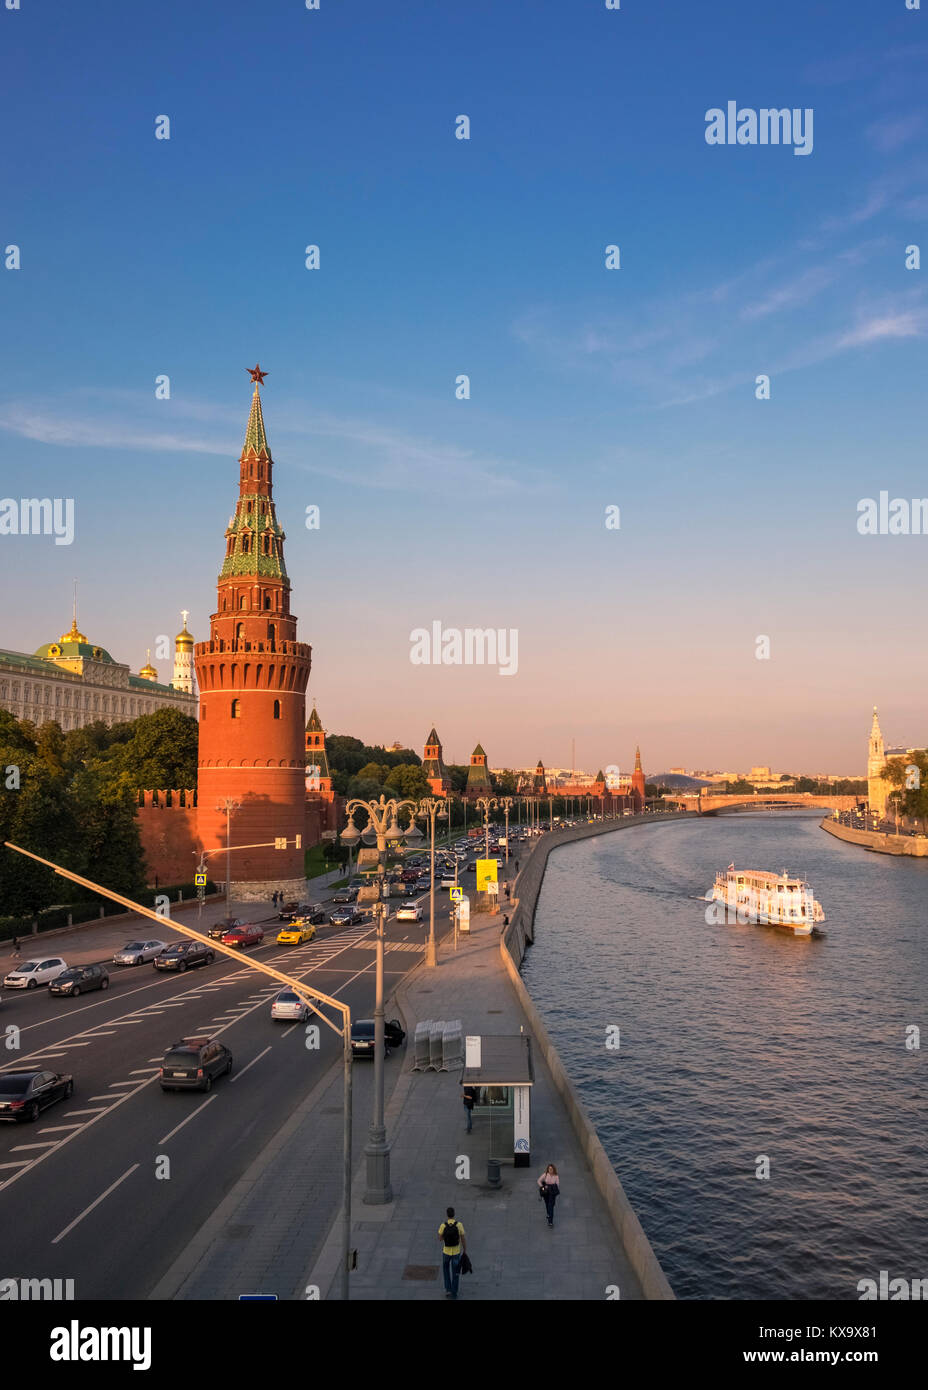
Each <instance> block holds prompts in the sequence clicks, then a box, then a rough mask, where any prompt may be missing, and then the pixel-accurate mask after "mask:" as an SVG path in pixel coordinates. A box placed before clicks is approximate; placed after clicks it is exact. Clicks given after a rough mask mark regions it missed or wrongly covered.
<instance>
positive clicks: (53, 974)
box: [3, 956, 68, 989]
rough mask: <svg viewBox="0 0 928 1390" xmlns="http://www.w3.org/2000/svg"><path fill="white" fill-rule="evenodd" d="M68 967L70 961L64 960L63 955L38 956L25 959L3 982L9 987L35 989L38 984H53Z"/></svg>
mask: <svg viewBox="0 0 928 1390" xmlns="http://www.w3.org/2000/svg"><path fill="white" fill-rule="evenodd" d="M67 968H68V962H67V961H66V960H62V958H61V956H47V957H46V959H45V960H41V959H40V958H39V957H38V956H37V957H36V958H35V959H34V960H24V961H23V963H22V965H17V967H16V969H15V970H11V971H10V973H9V974H8V975H7V976H5V977H4V981H3V983H4V984H5V985H6V986H7V987H8V988H9V989H35V987H36V985H48V984H51V982H52V980H56V979H57V978H58V976H59V975H63V974H64V972H65V971H66V970H67Z"/></svg>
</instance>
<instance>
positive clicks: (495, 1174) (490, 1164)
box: [487, 1158, 503, 1187]
mask: <svg viewBox="0 0 928 1390" xmlns="http://www.w3.org/2000/svg"><path fill="white" fill-rule="evenodd" d="M501 1162H502V1159H500V1158H488V1159H487V1182H488V1183H489V1184H490V1186H491V1187H500V1186H501V1185H502V1181H503V1180H502V1178H501V1177H500V1172H499V1165H500V1163H501Z"/></svg>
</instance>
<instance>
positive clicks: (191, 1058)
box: [160, 943, 232, 1091]
mask: <svg viewBox="0 0 928 1390" xmlns="http://www.w3.org/2000/svg"><path fill="white" fill-rule="evenodd" d="M194 944H195V943H194ZM231 1070H232V1053H231V1052H230V1051H229V1049H228V1048H227V1047H226V1046H225V1044H224V1043H221V1042H219V1040H218V1039H217V1038H204V1037H201V1038H181V1040H180V1042H176V1043H171V1046H170V1047H169V1048H168V1050H167V1052H166V1053H165V1054H164V1058H163V1059H162V1062H161V1073H160V1080H161V1089H162V1091H211V1090H212V1089H213V1079H214V1078H215V1077H217V1076H228V1075H229V1072H230V1071H231Z"/></svg>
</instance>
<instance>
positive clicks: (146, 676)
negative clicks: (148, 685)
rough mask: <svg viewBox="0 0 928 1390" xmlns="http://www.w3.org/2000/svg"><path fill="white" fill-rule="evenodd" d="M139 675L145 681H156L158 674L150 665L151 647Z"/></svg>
mask: <svg viewBox="0 0 928 1390" xmlns="http://www.w3.org/2000/svg"><path fill="white" fill-rule="evenodd" d="M139 675H140V676H141V677H142V679H143V680H146V681H156V680H157V679H158V672H157V671H156V670H155V668H154V666H152V664H151V647H149V649H148V661H147V662H146V664H145V665H144V666H143V667H142V668H141V670H140V671H139Z"/></svg>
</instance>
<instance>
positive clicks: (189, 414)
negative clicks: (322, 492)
mask: <svg viewBox="0 0 928 1390" xmlns="http://www.w3.org/2000/svg"><path fill="white" fill-rule="evenodd" d="M86 394H87V395H94V396H96V397H97V398H98V404H97V406H96V408H95V409H94V410H93V411H92V412H89V411H86V410H85V411H83V412H78V411H77V410H76V409H75V408H74V406H73V403H69V402H68V401H66V400H65V401H52V402H43V403H39V404H33V405H23V404H14V405H7V406H2V405H0V429H4V430H7V431H9V432H10V433H11V434H15V435H18V436H19V437H20V438H23V439H32V440H35V441H37V442H38V443H42V444H52V445H56V446H58V447H62V448H98V449H137V450H143V451H146V452H148V451H153V452H157V453H163V454H169V453H178V454H210V455H215V456H217V457H222V458H236V457H238V454H239V453H240V451H241V440H242V434H243V430H244V420H243V415H242V411H241V410H240V409H238V410H235V411H233V410H232V409H230V408H225V407H221V406H217V405H215V404H213V403H209V402H199V401H192V400H190V401H184V402H180V401H175V402H172V410H173V415H174V417H175V419H177V420H178V423H176V424H175V426H174V428H172V429H165V428H159V427H158V426H157V425H156V424H153V423H152V421H151V414H152V410H153V406H152V402H151V398H150V397H149V396H147V395H146V396H145V397H144V399H143V398H141V397H140V396H134V395H133V393H131V392H126V391H114V392H113V393H112V396H111V398H108V397H107V393H106V392H104V391H99V390H97V391H94V392H92V393H91V392H88V393H86ZM133 406H134V409H133ZM157 408H158V407H154V409H157ZM162 408H163V407H162ZM130 416H131V418H129V417H130ZM203 420H212V421H213V422H215V425H216V428H215V430H213V431H209V430H207V431H204V430H203V429H202V424H201V422H202V421H203ZM190 421H192V422H193V423H192V424H190V427H189V428H184V426H185V425H186V424H188V423H189V422H190ZM274 436H275V437H274V440H273V441H272V446H271V447H272V450H273V451H274V453H275V454H276V455H277V456H278V458H286V459H287V462H288V463H289V464H291V465H292V466H295V467H297V468H300V469H301V470H302V471H304V472H307V473H311V474H315V475H318V476H320V477H329V478H334V479H337V480H339V481H341V482H347V483H349V484H351V485H352V486H357V487H371V488H380V489H386V490H391V491H408V492H412V491H420V490H421V488H422V485H423V479H424V478H427V479H428V485H429V487H430V488H431V489H432V490H434V491H436V492H445V491H454V492H455V493H456V494H457V495H458V496H459V495H460V490H461V489H462V488H466V489H467V490H468V491H471V490H473V489H477V490H478V491H480V492H484V493H491V494H494V495H496V494H501V493H511V492H515V491H517V490H518V489H520V488H523V487H525V486H527V485H530V486H531V487H532V488H533V490H536V489H538V488H540V487H546V486H548V481H547V479H546V478H545V477H544V476H543V475H541V474H539V473H538V472H537V471H536V470H534V469H531V468H529V469H526V468H525V467H523V466H522V465H518V464H514V463H513V462H512V461H510V460H505V459H501V458H497V457H495V456H493V455H488V454H481V453H480V452H479V451H477V450H474V449H466V448H461V447H460V446H457V445H453V444H447V443H443V442H441V441H438V440H434V439H430V438H427V437H420V436H416V435H412V434H409V433H407V432H404V431H402V430H397V429H395V428H391V427H389V426H386V425H383V424H378V423H376V422H370V421H363V420H355V419H345V418H342V417H339V416H336V415H331V414H326V413H324V412H305V411H303V410H301V409H300V408H299V407H293V406H290V407H288V405H287V403H286V402H285V401H282V402H281V403H280V406H279V408H278V410H277V411H276V412H275V425H274ZM319 439H326V440H331V441H338V442H339V443H340V444H341V445H342V448H341V450H340V451H339V452H338V457H337V458H336V459H335V460H334V461H329V458H328V453H320V451H319V450H318V449H315V448H313V447H312V441H313V440H319Z"/></svg>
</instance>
